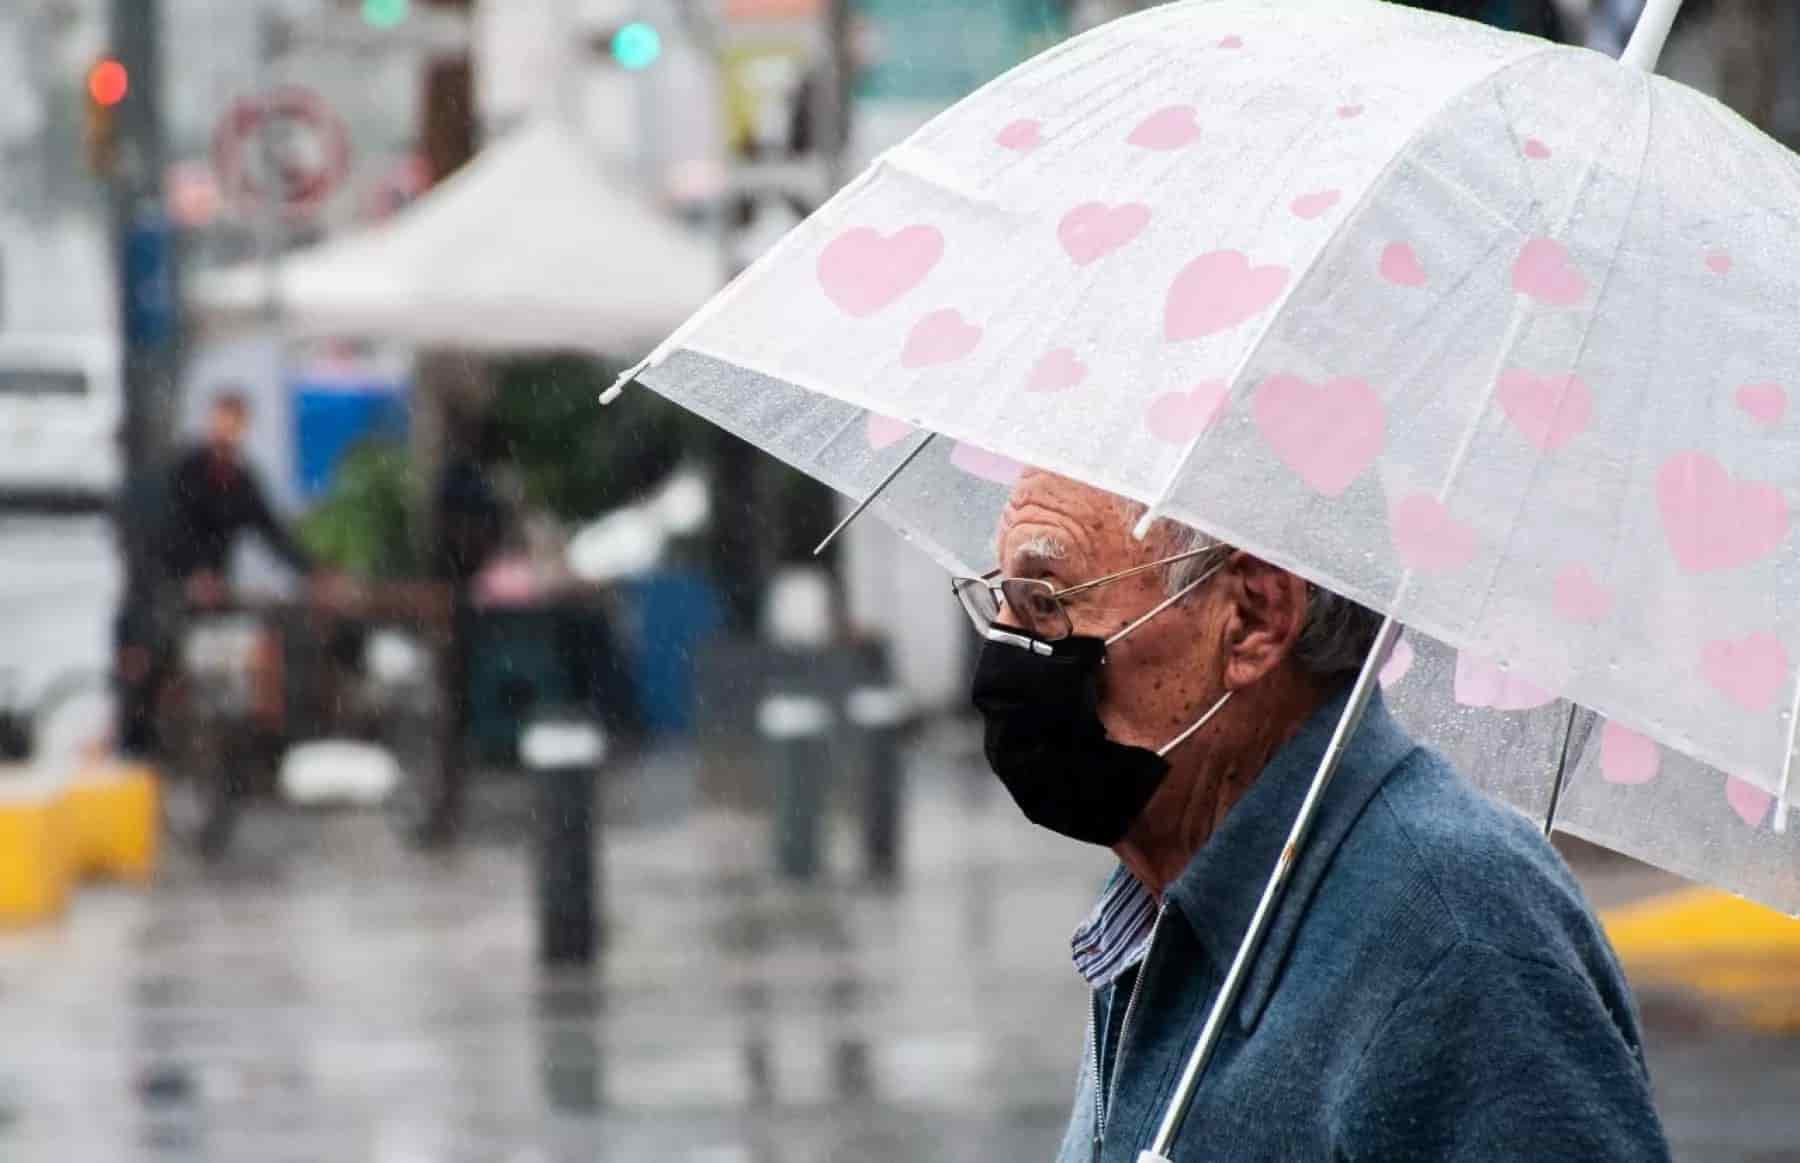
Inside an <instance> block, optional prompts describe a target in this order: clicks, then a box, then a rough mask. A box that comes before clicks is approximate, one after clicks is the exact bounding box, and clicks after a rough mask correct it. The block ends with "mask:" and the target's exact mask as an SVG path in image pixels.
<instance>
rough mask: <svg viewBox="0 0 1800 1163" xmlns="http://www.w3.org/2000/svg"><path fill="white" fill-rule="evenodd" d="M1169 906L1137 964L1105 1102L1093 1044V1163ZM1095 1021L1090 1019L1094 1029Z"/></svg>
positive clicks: (1097, 1160)
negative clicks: (1139, 999) (1133, 1013)
mask: <svg viewBox="0 0 1800 1163" xmlns="http://www.w3.org/2000/svg"><path fill="white" fill-rule="evenodd" d="M1168 907H1169V906H1168V905H1166V904H1165V905H1160V906H1158V907H1157V910H1156V920H1155V922H1154V923H1153V924H1151V926H1150V943H1149V944H1148V945H1147V946H1145V948H1144V959H1143V960H1142V961H1140V962H1138V970H1137V977H1135V978H1134V979H1132V982H1131V997H1130V998H1129V999H1128V1000H1127V1001H1126V1002H1125V1018H1124V1020H1123V1021H1121V1022H1120V1023H1119V1046H1118V1049H1116V1050H1114V1051H1113V1068H1112V1079H1111V1080H1110V1081H1109V1082H1108V1083H1107V1085H1106V1101H1105V1102H1104V1103H1102V1102H1101V1099H1100V1042H1099V1038H1098V1036H1097V1035H1096V1036H1095V1037H1094V1038H1093V1040H1092V1046H1093V1051H1094V1107H1095V1111H1094V1163H1100V1152H1101V1150H1102V1149H1104V1148H1105V1146H1106V1116H1107V1114H1108V1113H1109V1112H1110V1111H1111V1110H1112V1106H1113V1101H1114V1099H1115V1098H1117V1097H1118V1093H1119V1075H1120V1074H1121V1073H1122V1067H1124V1065H1125V1047H1126V1046H1128V1045H1130V1044H1131V1012H1132V1011H1133V1010H1135V1009H1137V999H1138V994H1139V993H1140V992H1142V991H1143V988H1144V978H1145V977H1147V976H1149V972H1150V959H1151V958H1152V957H1154V956H1156V934H1157V933H1158V932H1160V931H1161V930H1162V920H1163V913H1165V912H1167V911H1168ZM1093 1023H1094V1019H1093V1018H1091V1017H1090V1018H1089V1019H1088V1025H1089V1027H1090V1028H1091V1027H1092V1026H1093Z"/></svg>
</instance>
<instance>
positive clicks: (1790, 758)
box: [1774, 673, 1800, 836]
mask: <svg viewBox="0 0 1800 1163" xmlns="http://www.w3.org/2000/svg"><path fill="white" fill-rule="evenodd" d="M1797 726H1800V673H1797V674H1796V675H1795V679H1794V701H1793V703H1792V705H1790V706H1789V707H1788V729H1787V750H1786V751H1785V752H1784V753H1783V754H1782V757H1781V783H1780V785H1779V786H1778V787H1777V788H1776V789H1775V824H1774V827H1775V834H1776V835H1778V836H1785V835H1787V817H1788V785H1789V782H1790V780H1791V779H1792V777H1793V774H1794V735H1795V728H1796V727H1797Z"/></svg>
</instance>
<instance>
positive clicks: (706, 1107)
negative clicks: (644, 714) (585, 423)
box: [0, 735, 1800, 1163]
mask: <svg viewBox="0 0 1800 1163" xmlns="http://www.w3.org/2000/svg"><path fill="white" fill-rule="evenodd" d="M969 742H970V740H969V739H968V738H966V737H964V738H961V739H960V740H958V739H956V738H953V737H951V736H944V735H940V736H937V737H935V738H929V739H927V740H925V741H924V742H923V744H922V745H921V746H920V747H919V748H917V749H915V750H914V751H913V753H912V756H911V763H910V767H909V793H910V794H909V796H908V800H907V820H906V848H905V852H904V864H903V867H904V869H905V874H904V877H903V879H902V881H901V883H900V884H899V885H898V886H897V887H895V888H893V889H881V888H876V887H872V886H869V885H867V884H865V883H864V882H863V879H862V877H861V876H860V875H859V873H858V871H857V869H858V865H859V859H858V858H859V856H860V853H859V852H858V851H857V848H856V832H855V827H854V824H855V821H854V818H853V817H850V816H848V815H845V814H843V813H839V814H838V815H837V817H836V818H835V824H834V827H833V829H832V832H831V843H830V855H829V858H828V860H827V862H826V868H827V873H826V874H825V875H824V876H823V877H822V878H821V880H820V882H819V883H818V884H816V885H813V886H805V887H794V886H787V885H783V884H781V883H779V882H778V881H777V880H776V879H775V878H774V877H773V876H772V875H771V873H770V871H769V870H770V868H771V864H772V859H771V854H770V850H771V841H770V837H769V835H768V832H767V825H766V823H765V822H764V819H763V817H762V816H760V815H757V814H751V813H748V812H746V811H743V810H739V809H732V808H728V807H724V806H720V805H719V804H718V803H716V802H714V800H715V797H709V796H707V795H705V794H704V793H703V791H702V789H703V788H704V787H705V786H706V783H707V781H705V780H703V779H701V778H700V776H699V773H698V771H697V765H696V763H695V761H694V760H693V759H692V758H691V757H690V756H684V755H680V754H665V755H659V756H655V757H652V758H651V759H650V760H649V761H646V762H642V763H638V764H634V765H632V766H631V767H630V768H629V769H626V770H621V771H618V772H615V773H612V774H611V776H610V777H609V780H608V783H607V787H606V794H605V797H604V813H605V814H604V819H605V821H606V829H605V839H604V851H603V860H604V865H605V887H604V893H605V901H604V904H605V909H606V915H607V918H608V920H609V933H608V940H609V943H608V946H607V948H606V950H605V952H604V954H603V957H602V959H601V961H600V963H599V964H598V966H597V967H596V968H595V970H594V971H593V972H592V973H591V974H588V973H573V974H558V975H546V974H543V973H540V972H539V971H538V970H537V969H536V968H535V966H534V964H533V934H532V930H531V924H532V911H531V910H532V902H531V896H530V889H531V885H530V876H531V872H530V866H529V850H528V848H527V847H526V846H525V842H524V837H525V829H526V825H527V823H528V819H527V817H526V815H525V807H524V805H525V803H526V802H527V800H526V798H525V797H524V796H523V795H522V794H521V793H522V791H523V790H524V789H523V788H522V787H519V786H517V785H514V786H512V787H498V788H488V789H484V794H483V795H481V796H480V797H479V802H480V811H479V812H478V818H477V822H476V826H475V827H474V828H473V829H472V832H473V835H472V837H471V839H470V842H469V843H467V844H465V845H464V846H463V847H462V848H461V849H459V850H458V851H456V852H454V853H451V854H448V855H447V856H443V857H429V856H421V855H417V854H413V853H408V852H406V851H405V850H403V849H402V848H401V847H400V845H399V844H398V843H397V842H396V841H395V840H394V838H393V837H392V836H391V835H390V834H389V833H388V831H387V829H386V826H385V824H384V822H383V821H382V820H381V818H380V817H379V816H376V815H371V814H356V815H352V814H339V815H306V814H298V813H280V814H260V815H255V816H252V817H251V818H250V819H248V820H247V821H246V826H245V829H244V832H243V841H244V843H243V845H242V850H241V854H240V855H239V856H237V857H235V858H234V859H233V860H232V861H231V862H230V863H229V864H228V866H227V867H225V868H224V869H222V870H219V871H217V872H214V873H211V874H206V873H203V872H202V871H200V870H199V869H197V868H194V867H192V866H188V865H185V864H181V863H176V864H175V865H173V866H171V867H170V868H169V869H168V871H167V875H165V876H164V878H163V879H162V882H161V883H159V885H158V886H157V887H156V889H155V890H154V891H152V892H150V893H148V894H146V895H133V894H130V893H128V892H125V891H117V892H114V891H101V892H93V891H89V892H85V893H84V894H83V897H82V899H81V900H80V901H79V902H78V905H77V907H76V908H74V909H73V911H72V913H71V916H70V919H69V921H68V923H67V924H66V925H65V926H63V927H62V928H59V929H50V930H44V931H41V932H35V933H31V934H19V935H10V936H0V1029H4V1030H5V1031H6V1037H5V1038H4V1039H3V1040H0V1157H3V1158H5V1159H6V1160H8V1161H9V1163H13V1161H17V1163H51V1161H55V1163H61V1161H62V1160H67V1159H80V1160H84V1161H85V1160H97V1161H102V1160H115V1159H142V1160H156V1161H162V1160H183V1161H202V1160H204V1161H212V1160H218V1161H222V1163H223V1161H229V1163H243V1161H247V1160H256V1161H258V1163H262V1161H285V1160H293V1161H295V1163H299V1161H301V1160H308V1161H312V1160H322V1159H323V1160H331V1161H332V1163H355V1161H359V1160H370V1161H377V1163H463V1161H468V1163H476V1161H480V1163H492V1161H496V1160H498V1161H504V1163H561V1161H563V1160H568V1161H571V1163H572V1161H575V1160H583V1161H588V1160H593V1159H597V1158H604V1159H628V1160H638V1159H645V1160H650V1159H669V1160H683V1161H687V1160H693V1161H698V1163H813V1161H821V1163H822V1161H824V1160H856V1161H859V1163H890V1161H892V1163H898V1161H901V1160H968V1161H970V1163H974V1161H977V1160H979V1161H982V1163H989V1161H992V1160H1022V1161H1023V1160H1042V1159H1046V1158H1049V1157H1050V1156H1051V1155H1052V1153H1053V1151H1054V1149H1055V1146H1056V1143H1057V1142H1058V1140H1059V1138H1060V1135H1061V1131H1062V1126H1063V1120H1064V1118H1065V1116H1066V1113H1067V1104H1068V1101H1069V1097H1070V1092H1071V1087H1072V1083H1073V1078H1074V1072H1075V1064H1076V1061H1077V1055H1078V1054H1079V1052H1080V1045H1081V1037H1082V1028H1083V1008H1082V1006H1083V990H1082V988H1081V986H1080V984H1079V982H1078V980H1077V978H1076V977H1075V974H1074V972H1073V970H1072V969H1071V968H1070V965H1069V961H1068V946H1067V937H1068V933H1069V931H1070V929H1071V928H1072V927H1073V925H1074V924H1075V922H1076V921H1078V920H1079V919H1080V917H1081V915H1082V914H1083V913H1084V912H1085V910H1086V909H1087V908H1088V906H1089V905H1090V904H1091V902H1092V898H1093V894H1094V892H1095V890H1096V888H1097V886H1098V883H1099V880H1100V879H1101V877H1102V876H1103V875H1104V873H1105V871H1106V870H1107V868H1108V866H1109V863H1110V859H1109V857H1108V855H1107V854H1105V853H1103V852H1100V851H1098V850H1092V849H1085V848H1083V847H1082V846H1080V845H1075V844H1071V843H1068V842H1065V841H1061V840H1059V839H1057V838H1055V837H1053V836H1049V835H1047V834H1045V833H1042V832H1040V831H1038V830H1036V829H1034V828H1032V827H1031V826H1030V825H1028V824H1026V823H1025V822H1024V821H1023V820H1022V819H1021V818H1020V817H1019V816H1018V813H1017V812H1016V810H1015V809H1014V808H1013V807H1012V804H1011V802H1010V801H1009V800H1008V799H1007V798H1006V796H1005V794H1004V792H1003V791H1002V790H1001V789H1000V788H999V786H998V784H997V782H996V781H995V780H993V778H992V777H991V776H989V775H987V774H986V772H985V770H984V769H983V768H982V767H981V766H980V761H979V756H978V755H975V754H971V753H970V750H969V747H968V744H969ZM734 798H741V797H734ZM749 798H751V799H755V798H756V797H754V796H752V797H749ZM1598 865H1604V866H1605V867H1606V868H1608V869H1610V870H1611V872H1612V874H1613V875H1614V876H1615V879H1617V878H1618V875H1619V869H1618V866H1617V865H1616V864H1613V863H1609V862H1606V861H1599V862H1597V866H1598ZM1626 879H1629V878H1626ZM1620 883H1624V880H1621V881H1620ZM1658 1004H1659V1005H1660V1006H1661V1007H1662V1008H1660V1009H1657V1008H1652V1007H1650V1006H1647V1007H1646V1009H1647V1011H1648V1012H1650V1013H1651V1015H1652V1017H1653V1019H1655V1020H1657V1021H1660V1022H1662V1024H1661V1025H1659V1026H1657V1027H1656V1028H1655V1030H1654V1036H1653V1043H1652V1065H1653V1068H1654V1069H1655V1070H1656V1073H1657V1076H1658V1082H1659V1086H1660V1087H1661V1089H1662V1092H1663V1097H1664V1107H1665V1111H1666V1113H1667V1114H1668V1117H1669V1121H1670V1124H1671V1131H1672V1133H1674V1134H1675V1135H1676V1136H1677V1138H1678V1139H1680V1140H1681V1141H1682V1143H1683V1147H1682V1150H1681V1155H1680V1157H1682V1158H1684V1159H1692V1160H1695V1161H1696V1163H1699V1161H1704V1163H1731V1161H1733V1160H1739V1161H1744V1163H1748V1161H1751V1160H1774V1159H1778V1158H1793V1157H1795V1153H1794V1151H1793V1149H1792V1147H1791V1143H1792V1138H1793V1135H1794V1129H1795V1128H1794V1114H1793V1095H1794V1094H1796V1093H1800V1047H1797V1045H1796V1043H1795V1042H1793V1041H1791V1040H1786V1039H1779V1038H1770V1037H1758V1036H1754V1035H1750V1034H1745V1033H1738V1032H1735V1031H1733V1030H1731V1029H1730V1028H1729V1027H1728V1026H1723V1025H1719V1024H1717V1023H1716V1022H1715V1021H1714V1019H1713V1018H1712V1017H1711V1016H1710V1013H1709V1011H1705V1010H1703V1009H1696V1008H1694V1006H1693V1005H1691V1004H1689V1003H1688V1002H1687V1001H1681V1002H1680V1003H1679V1004H1668V1005H1664V1004H1663V1003H1658ZM1658 1015H1662V1016H1660V1017H1659V1016H1658ZM1668 1015H1673V1016H1672V1017H1669V1016H1668Z"/></svg>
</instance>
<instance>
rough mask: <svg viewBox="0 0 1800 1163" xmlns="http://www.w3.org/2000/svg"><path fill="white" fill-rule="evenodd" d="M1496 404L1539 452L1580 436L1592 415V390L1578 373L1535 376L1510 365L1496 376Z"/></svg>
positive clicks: (1564, 443) (1555, 448) (1555, 447)
mask: <svg viewBox="0 0 1800 1163" xmlns="http://www.w3.org/2000/svg"><path fill="white" fill-rule="evenodd" d="M1497 395H1498V396H1499V399H1500V408H1501V410H1502V411H1504V412H1505V413H1506V418H1507V419H1509V420H1511V421H1512V422H1513V426H1514V427H1516V428H1517V429H1518V430H1519V432H1520V433H1521V434H1522V435H1523V436H1524V437H1525V439H1526V440H1528V441H1530V442H1531V444H1532V446H1533V447H1535V448H1536V449H1538V451H1540V452H1555V451H1557V450H1558V449H1560V448H1562V447H1563V446H1565V445H1567V444H1568V443H1569V442H1570V441H1571V440H1574V439H1575V438H1576V437H1577V436H1580V435H1581V434H1582V432H1583V431H1585V430H1586V429H1587V426H1588V421H1590V420H1592V419H1593V417H1594V393H1593V392H1591V391H1589V390H1588V386H1587V383H1586V382H1585V381H1583V380H1582V379H1581V377H1580V376H1537V375H1533V374H1531V373H1530V372H1528V371H1523V370H1521V369H1518V368H1514V369H1512V370H1510V371H1507V372H1505V373H1503V374H1502V375H1501V376H1500V384H1499V388H1498V391H1497Z"/></svg>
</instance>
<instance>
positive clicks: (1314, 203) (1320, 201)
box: [1288, 190, 1344, 222]
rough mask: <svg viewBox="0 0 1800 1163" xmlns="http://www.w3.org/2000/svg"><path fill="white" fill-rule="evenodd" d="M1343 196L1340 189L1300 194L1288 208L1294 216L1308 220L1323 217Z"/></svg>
mask: <svg viewBox="0 0 1800 1163" xmlns="http://www.w3.org/2000/svg"><path fill="white" fill-rule="evenodd" d="M1343 196H1344V194H1343V191H1341V190H1320V191H1318V192H1317V193H1313V194H1302V195H1300V196H1299V197H1298V198H1295V199H1294V200H1293V202H1292V203H1290V204H1289V206H1288V209H1290V210H1292V211H1293V212H1294V217H1296V218H1303V219H1305V220H1306V221H1308V222H1310V221H1312V220H1313V219H1315V218H1320V217H1323V216H1324V215H1325V214H1326V213H1327V212H1329V211H1330V209H1331V208H1332V207H1333V206H1336V205H1337V204H1338V201H1339V200H1340V199H1342V198H1343Z"/></svg>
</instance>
